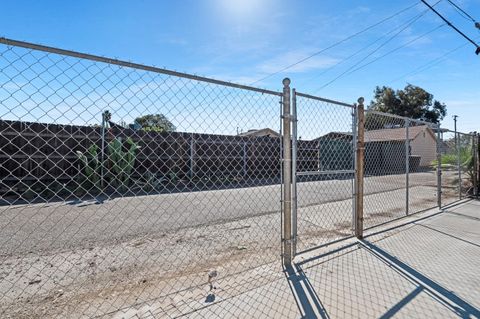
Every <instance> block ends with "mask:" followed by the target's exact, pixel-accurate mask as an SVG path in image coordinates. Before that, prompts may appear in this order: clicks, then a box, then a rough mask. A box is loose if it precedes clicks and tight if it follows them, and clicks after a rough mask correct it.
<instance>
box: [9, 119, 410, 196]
mask: <svg viewBox="0 0 480 319" xmlns="http://www.w3.org/2000/svg"><path fill="white" fill-rule="evenodd" d="M114 138H119V139H120V140H122V141H125V140H126V139H127V138H131V139H132V141H133V142H134V143H136V144H137V145H138V146H139V147H140V148H139V149H138V151H137V152H136V155H135V163H134V167H133V170H132V173H131V176H130V177H131V180H130V182H129V183H130V184H131V185H128V186H131V187H129V192H132V191H133V192H135V193H142V192H143V193H144V192H151V191H155V192H178V191H186V190H190V191H191V190H208V189H218V188H234V187H246V186H258V185H265V184H274V183H278V182H279V181H280V169H279V167H280V166H279V158H280V153H281V147H280V139H279V138H278V137H271V136H238V135H237V136H235V135H214V134H199V133H185V132H147V131H142V130H133V129H130V128H121V127H120V126H117V125H115V126H113V127H111V128H108V129H107V130H106V133H105V145H107V144H108V143H109V142H111V141H112V140H113V139H114ZM0 143H1V146H0V159H1V160H2V162H3V164H2V165H1V166H0V193H1V194H2V195H4V197H5V198H11V199H15V198H22V197H32V196H36V195H38V194H39V193H42V192H43V193H42V194H41V196H40V197H41V198H43V199H45V198H50V197H52V196H59V197H61V198H63V197H65V196H67V197H68V195H75V196H77V197H78V196H82V195H83V193H88V190H85V189H84V188H85V187H82V186H81V184H82V182H84V179H85V173H84V172H83V170H84V169H85V167H84V165H83V163H82V162H81V161H80V159H79V157H78V155H77V152H80V153H86V152H87V150H88V148H89V147H90V146H91V145H92V144H95V145H97V146H98V148H99V154H100V152H101V151H100V150H101V148H102V128H101V127H100V126H75V125H60V124H46V123H33V122H23V121H5V120H0ZM387 144H388V143H387ZM387 144H385V142H383V143H376V142H367V144H366V148H367V149H368V150H369V151H368V152H367V165H366V173H367V174H374V175H387V174H395V173H402V172H404V167H405V164H404V163H403V162H402V160H401V159H403V158H404V155H401V156H398V157H395V158H394V159H393V158H392V157H391V156H389V154H391V153H392V150H391V148H392V147H393V148H394V149H396V150H397V153H398V154H404V153H402V152H404V150H405V143H404V141H400V142H398V141H392V142H390V143H389V144H388V145H387ZM386 146H388V149H384V148H385V147H386ZM297 147H298V159H297V170H298V171H299V172H302V171H315V170H319V171H321V170H333V169H337V170H343V169H346V168H348V167H349V165H351V163H352V161H353V156H352V154H353V152H352V144H351V138H340V139H339V138H332V137H330V136H328V135H327V136H324V137H320V138H317V139H316V140H311V141H306V140H305V141H303V140H299V141H298V142H297ZM104 148H105V149H104V152H105V154H106V155H105V156H106V158H107V159H108V151H107V148H106V147H105V146H104ZM124 148H125V145H124ZM99 157H100V155H99ZM107 162H108V160H107ZM402 163H403V164H402ZM106 165H108V164H106ZM417 165H418V164H416V165H415V164H413V163H412V165H411V167H412V168H413V167H415V166H417ZM329 178H332V177H331V176H317V177H316V178H314V179H312V178H309V179H308V180H318V179H329ZM149 180H150V183H149ZM135 186H137V187H136V188H135ZM82 190H84V191H83V192H82ZM104 191H107V192H109V193H113V192H117V191H118V189H113V188H110V190H109V189H108V187H107V188H106V189H104Z"/></svg>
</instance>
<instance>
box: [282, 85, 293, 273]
mask: <svg viewBox="0 0 480 319" xmlns="http://www.w3.org/2000/svg"><path fill="white" fill-rule="evenodd" d="M282 83H283V263H284V265H285V266H287V267H289V266H291V265H292V192H291V191H292V188H291V187H292V139H291V136H290V123H291V115H290V79H289V78H285V79H283V81H282Z"/></svg>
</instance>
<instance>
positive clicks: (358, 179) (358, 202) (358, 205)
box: [355, 97, 365, 239]
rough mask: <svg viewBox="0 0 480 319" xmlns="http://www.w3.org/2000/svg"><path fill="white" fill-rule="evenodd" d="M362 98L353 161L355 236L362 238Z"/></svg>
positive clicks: (363, 160)
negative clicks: (354, 159)
mask: <svg viewBox="0 0 480 319" xmlns="http://www.w3.org/2000/svg"><path fill="white" fill-rule="evenodd" d="M363 102H364V98H363V97H361V98H359V99H358V105H357V129H358V133H357V153H356V162H355V184H356V187H355V189H356V197H355V236H356V237H357V238H359V239H362V238H363V176H364V164H365V141H364V140H365V110H364V106H363Z"/></svg>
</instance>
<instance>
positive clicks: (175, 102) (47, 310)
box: [0, 38, 478, 318]
mask: <svg viewBox="0 0 480 319" xmlns="http://www.w3.org/2000/svg"><path fill="white" fill-rule="evenodd" d="M7 42H8V41H7ZM17 42H18V41H17ZM2 43H3V44H0V150H1V152H0V157H1V161H0V194H1V198H0V227H1V229H2V232H1V233H0V239H1V244H0V299H1V300H0V317H2V318H3V317H6V318H10V317H15V318H17V317H18V318H30V317H42V318H43V317H48V318H65V317H68V318H81V317H113V318H138V317H146V318H148V317H167V318H174V317H182V316H187V317H192V318H195V317H207V318H225V317H256V318H264V317H269V318H279V317H288V318H290V317H296V316H298V315H299V313H300V314H301V315H302V316H303V317H307V316H308V315H309V314H312V313H314V312H316V311H317V312H319V313H330V314H331V315H333V316H343V317H353V316H369V315H371V314H372V311H373V310H372V309H373V308H375V307H377V306H381V307H382V308H381V310H382V311H383V310H384V308H383V307H384V306H385V305H391V304H392V303H394V302H395V300H397V299H398V298H399V296H400V297H401V296H402V293H403V292H405V291H407V290H409V289H413V288H412V284H411V282H410V281H405V280H403V281H402V279H401V278H400V277H401V276H400V275H399V274H398V272H397V271H394V270H392V269H390V268H389V269H386V270H385V269H383V268H385V267H386V266H385V265H386V264H389V263H390V264H392V265H394V266H395V267H397V266H398V261H395V260H394V259H389V260H387V259H386V258H389V256H388V252H389V251H390V252H392V253H394V254H395V256H397V255H398V256H400V257H401V258H403V259H404V260H410V261H412V265H414V266H415V267H417V268H418V269H423V270H424V271H425V272H426V273H428V272H429V271H431V269H429V268H425V267H431V265H432V261H434V262H436V260H434V259H435V258H436V256H437V254H440V253H441V251H440V250H436V251H435V252H432V253H425V250H424V247H431V246H432V243H431V240H432V238H433V237H435V236H433V235H436V236H437V237H438V236H440V237H441V235H439V234H443V233H442V232H447V231H448V232H452V233H454V234H455V236H453V237H452V238H457V237H458V236H464V234H458V231H457V230H456V229H447V228H448V225H450V224H448V222H449V218H457V217H458V216H457V215H458V214H460V213H458V214H457V213H455V214H457V215H455V214H453V213H452V216H453V217H452V216H447V215H446V216H443V217H442V218H441V220H440V218H439V220H438V223H439V224H438V225H435V219H425V220H423V217H422V219H421V218H420V217H418V218H416V217H414V216H410V217H407V222H406V224H405V225H403V224H400V223H402V222H403V220H398V221H396V220H397V219H399V218H400V217H405V216H406V215H407V214H414V213H419V212H422V211H424V210H427V209H428V208H431V207H434V206H436V205H437V203H438V197H437V196H438V188H439V186H441V187H440V189H441V196H442V197H441V199H442V206H445V205H447V204H449V203H453V202H456V201H458V200H459V199H461V198H465V197H468V196H471V195H472V194H473V181H474V178H473V174H474V167H475V165H476V167H478V163H475V157H474V156H473V150H474V149H475V148H478V145H476V144H475V143H476V141H475V138H474V136H473V135H471V134H464V133H458V134H456V135H455V134H454V132H452V131H449V130H444V129H438V128H437V126H434V125H431V124H429V123H425V122H422V121H418V120H412V119H407V118H403V117H398V116H393V115H391V114H385V113H380V112H374V111H370V110H367V111H366V112H365V134H364V136H365V159H364V165H365V176H364V211H365V212H364V225H365V228H366V229H367V230H366V237H370V239H369V242H368V241H367V242H365V241H355V239H352V242H353V243H348V240H349V238H350V237H352V236H353V232H352V228H353V225H354V220H353V219H354V215H355V212H354V196H355V189H354V175H355V156H356V152H355V151H356V142H357V129H358V128H357V127H356V116H355V114H356V110H355V107H354V106H353V105H348V104H345V103H341V102H336V101H332V100H327V99H323V98H320V97H315V96H311V95H307V94H303V93H295V91H294V93H293V94H292V96H293V100H292V106H293V107H294V109H293V116H292V118H291V119H292V123H293V130H292V145H291V146H292V147H293V148H294V150H295V152H293V161H294V163H295V164H296V165H295V167H294V168H295V169H294V171H293V173H294V174H293V176H294V181H293V183H292V187H293V190H294V193H293V197H292V204H293V210H292V213H293V220H292V222H293V223H292V224H293V235H294V241H293V243H294V244H295V243H296V245H297V251H296V252H297V253H298V254H301V255H302V254H303V253H305V255H304V256H307V257H305V258H303V259H301V258H300V259H299V258H297V259H296V260H294V267H295V270H294V271H292V270H291V269H290V272H288V271H287V272H284V269H283V268H282V266H283V265H282V264H281V254H282V247H281V239H282V238H284V237H283V235H285V234H282V231H283V230H282V228H281V227H282V216H283V213H285V212H283V207H282V201H281V199H282V198H283V191H282V190H283V185H282V183H283V179H282V167H281V162H282V157H283V150H284V148H285V147H286V145H288V143H285V144H286V145H283V144H282V132H281V127H282V121H285V120H290V117H284V118H283V119H282V118H281V114H282V103H283V101H282V98H283V95H282V93H278V92H273V91H268V90H262V89H259V88H253V87H246V86H241V85H236V84H231V83H227V82H222V81H218V80H213V79H207V78H201V77H196V76H194V75H190V74H181V73H178V72H174V71H169V70H162V69H157V68H153V67H148V66H143V65H138V64H132V63H129V62H121V61H118V60H110V59H106V58H101V57H94V56H88V55H82V54H79V53H72V52H70V51H63V50H60V49H55V48H46V47H40V46H37V47H35V46H34V45H25V43H23V44H21V43H20V42H18V43H20V44H17V45H6V44H5V39H3V38H2ZM285 96H287V95H285ZM437 134H439V135H440V139H438V140H437ZM437 141H440V142H439V143H437ZM288 147H290V146H288ZM437 153H439V154H437ZM438 168H440V169H441V171H442V175H441V185H437V182H438V175H437V169H438ZM287 200H289V199H287ZM286 213H287V214H286V215H288V212H286ZM420 215H421V214H420ZM432 216H433V217H434V216H436V215H435V214H434V215H432ZM432 216H427V217H429V218H430V217H432ZM462 218H470V219H472V220H475V219H474V218H472V216H470V215H468V216H467V215H465V216H462ZM420 219H421V224H422V225H420V222H418V223H417V221H420ZM477 220H478V218H477ZM412 221H415V223H416V227H417V229H418V227H423V228H422V230H423V232H420V231H418V230H417V229H414V231H410V229H411V227H410V226H408V225H407V224H408V223H409V222H412ZM456 221H457V222H458V223H465V221H464V219H462V220H460V219H458V218H457V220H456ZM387 222H388V223H389V224H388V225H389V226H388V227H390V226H391V225H394V227H392V228H391V229H388V230H385V229H380V228H378V227H377V226H380V225H383V224H385V223H387ZM390 222H393V223H390ZM430 222H432V223H430ZM397 223H398V225H397ZM406 225H407V226H406ZM439 225H440V226H439ZM445 225H446V226H445ZM462 225H463V224H462ZM434 226H435V227H436V226H439V227H440V228H439V229H441V231H438V230H432V228H434ZM374 227H375V228H374ZM397 227H398V229H397ZM400 229H401V230H400ZM429 232H430V233H429ZM427 233H429V234H427ZM297 234H298V238H296V237H295V235H297ZM432 234H433V235H432ZM467 235H468V234H467ZM402 236H403V237H402ZM468 236H470V235H468ZM295 239H297V240H296V241H295ZM467 239H469V240H471V238H467ZM440 240H442V239H440ZM443 240H444V241H445V242H447V240H446V238H445V237H443ZM449 240H451V239H449ZM285 242H286V241H285ZM359 243H360V244H361V245H358V244H359ZM407 243H408V245H407ZM411 243H414V244H415V243H416V244H418V245H417V246H416V249H417V250H416V251H417V252H418V253H417V254H416V255H415V256H413V257H412V256H411V255H410V254H409V252H410V247H412V246H411ZM457 244H458V243H457ZM460 244H461V245H465V244H466V240H463V241H462V243H460ZM327 245H329V248H328V249H329V251H328V252H325V253H324V254H318V251H316V250H315V249H316V248H319V247H321V248H323V247H324V246H327ZM330 245H331V246H330ZM405 247H408V249H406V248H405ZM462 247H463V248H462V249H464V250H465V251H467V250H468V251H470V250H469V249H471V247H470V246H468V248H469V249H467V248H466V247H464V246H462ZM448 252H449V253H450V254H453V255H454V254H455V253H456V252H455V251H454V250H451V249H450V250H449V251H448ZM309 254H314V256H313V257H312V256H311V255H309ZM382 254H383V257H382V256H380V255H382ZM308 256H310V257H308ZM385 256H387V257H385ZM422 258H423V259H422ZM459 258H460V257H459ZM462 263H463V262H462ZM448 266H449V267H453V266H454V265H453V266H452V264H448ZM382 267H383V268H382ZM387 268H388V267H387ZM397 268H398V267H397ZM404 268H405V267H404ZM467 268H468V267H467ZM471 269H474V267H473V268H471ZM372 270H373V272H372ZM377 270H378V273H377ZM404 270H405V269H404ZM307 272H308V274H309V275H308V276H307V275H306V274H307ZM407 272H408V271H407ZM469 272H471V270H470V268H468V269H467V271H466V273H469ZM332 274H333V275H332ZM432 274H433V275H434V276H435V277H436V278H439V279H438V280H439V281H444V284H445V285H446V286H448V287H449V288H452V290H453V286H452V285H453V283H454V280H455V278H456V276H453V275H452V276H448V278H447V280H444V278H441V274H442V271H439V272H435V271H433V272H432ZM409 275H413V276H416V275H418V274H417V273H415V272H412V273H411V274H409ZM392 282H394V284H392V285H391V286H388V285H389V284H391V283H392ZM395 282H400V283H401V284H400V285H399V284H395ZM386 283H387V288H385V287H386V286H385V284H386ZM314 286H316V287H317V289H318V291H317V292H316V291H315V290H314V289H313V287H314ZM464 286H465V287H467V288H469V289H470V290H472V288H471V287H472V286H471V284H470V283H469V282H467V281H466V282H465V283H464ZM422 289H423V288H422ZM379 291H382V294H381V295H380V294H379V293H378V292H379ZM384 291H386V292H388V294H384V293H383V292H384ZM360 292H361V293H360ZM412 293H413V294H414V295H415V296H416V295H417V294H421V293H422V292H421V291H417V290H414V291H413V292H412ZM302 294H303V295H302ZM306 295H309V296H310V297H311V299H312V298H313V299H315V301H314V304H315V302H316V304H315V305H314V306H315V307H317V309H313V308H312V304H309V303H310V300H309V301H307V302H306V300H307V299H305V298H306ZM422 296H423V295H422ZM446 297H447V299H448V296H446ZM468 297H470V295H468ZM423 298H427V297H426V296H423ZM319 299H321V300H323V302H325V304H322V301H321V300H319ZM467 306H469V305H467ZM309 307H310V308H311V309H309ZM324 307H326V308H324ZM385 307H386V306H385ZM410 307H412V308H411V309H410V310H408V311H411V312H410V313H413V314H418V313H424V314H431V313H430V312H434V313H435V315H437V314H438V315H443V314H445V312H444V309H441V308H439V307H438V305H437V304H432V302H431V300H430V301H427V300H426V301H422V302H421V303H416V304H414V305H413V306H410ZM385 309H386V308H385ZM392 309H395V305H394V304H393V306H392ZM309 311H311V312H309ZM375 311H377V312H378V309H377V308H376V310H375ZM377 312H375V314H376V315H381V314H382V312H379V313H377ZM386 314H389V312H387V313H386Z"/></svg>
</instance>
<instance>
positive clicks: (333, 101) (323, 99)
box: [295, 91, 354, 108]
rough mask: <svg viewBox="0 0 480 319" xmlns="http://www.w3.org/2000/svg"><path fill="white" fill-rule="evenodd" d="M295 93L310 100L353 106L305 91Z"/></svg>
mask: <svg viewBox="0 0 480 319" xmlns="http://www.w3.org/2000/svg"><path fill="white" fill-rule="evenodd" d="M295 94H296V95H297V96H301V97H305V98H307V99H312V100H317V101H322V102H326V103H332V104H337V105H341V106H346V107H350V108H353V107H354V105H353V104H348V103H344V102H339V101H335V100H330V99H325V98H323V97H319V96H314V95H310V94H306V93H300V92H298V91H295Z"/></svg>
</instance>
